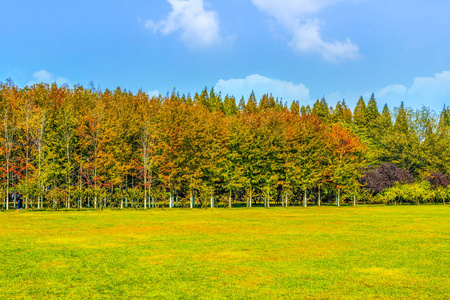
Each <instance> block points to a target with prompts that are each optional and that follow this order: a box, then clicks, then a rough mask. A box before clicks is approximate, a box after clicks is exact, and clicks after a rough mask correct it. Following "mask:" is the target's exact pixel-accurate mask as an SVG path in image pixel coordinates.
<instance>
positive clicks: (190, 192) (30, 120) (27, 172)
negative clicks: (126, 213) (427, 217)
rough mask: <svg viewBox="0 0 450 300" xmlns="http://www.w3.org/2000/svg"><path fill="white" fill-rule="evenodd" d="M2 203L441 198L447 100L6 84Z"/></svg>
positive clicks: (1, 108) (0, 94)
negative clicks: (381, 101)
mask: <svg viewBox="0 0 450 300" xmlns="http://www.w3.org/2000/svg"><path fill="white" fill-rule="evenodd" d="M0 119H1V125H2V130H1V134H0V143H1V148H0V159H1V166H2V168H1V170H0V171H1V176H2V186H1V188H2V195H3V196H2V198H3V208H6V209H9V207H10V202H11V201H14V202H15V201H16V197H17V196H16V195H17V192H20V193H21V195H22V197H23V199H24V201H25V204H24V205H25V206H26V207H27V208H28V207H31V208H33V207H35V208H43V207H47V208H50V209H58V208H59V207H66V208H71V207H77V208H80V207H86V206H92V207H94V208H102V207H105V206H111V207H121V208H123V207H124V206H125V207H128V206H133V207H143V208H148V207H155V206H159V205H164V204H167V205H169V206H170V207H174V206H190V207H193V206H195V205H199V206H206V205H208V206H209V205H210V206H213V207H214V206H215V205H218V204H220V203H223V205H224V206H225V205H229V206H231V205H232V203H235V202H242V203H246V205H247V206H252V204H255V203H261V204H262V203H264V205H265V206H270V204H272V205H273V204H278V205H283V206H287V205H293V204H294V205H295V204H298V205H300V204H301V205H304V206H306V205H307V203H316V204H318V205H320V204H321V203H323V202H328V203H336V205H340V203H341V202H346V201H347V202H352V203H355V204H356V203H357V202H361V201H364V202H365V203H366V202H370V203H381V202H383V203H397V202H402V203H415V204H419V203H421V202H438V201H440V202H444V203H445V201H446V200H447V198H448V196H449V192H448V179H447V178H448V176H449V172H450V154H449V152H448V151H447V149H449V143H450V136H449V134H450V130H449V129H450V110H449V109H448V107H445V106H444V107H443V110H442V111H441V112H440V113H439V114H438V115H436V114H435V113H434V112H433V111H431V110H430V109H429V108H427V107H422V108H421V109H418V110H412V109H410V108H407V107H406V106H405V105H404V104H403V102H401V103H400V106H398V107H395V108H393V109H390V108H389V107H388V106H387V105H386V104H385V105H384V106H383V108H382V109H381V110H379V108H378V104H377V103H376V100H375V97H374V95H372V97H371V98H370V99H369V101H368V102H367V104H366V102H365V100H364V99H363V98H362V97H361V98H360V99H359V101H358V103H357V105H356V107H355V109H354V110H353V111H352V110H351V109H350V108H349V107H348V106H347V104H346V103H345V101H344V100H343V101H340V102H338V103H337V104H336V105H335V106H334V107H332V106H329V105H328V104H327V102H326V100H325V99H324V98H322V99H318V100H317V101H316V102H315V103H314V105H313V106H312V107H311V106H300V103H299V102H298V101H293V102H292V104H291V105H290V106H289V107H287V104H284V103H282V102H281V101H280V100H278V99H276V98H274V97H273V96H272V95H270V94H266V95H263V96H262V98H261V99H256V97H255V94H254V93H252V94H251V95H250V96H249V98H248V99H244V98H242V99H240V100H239V101H236V99H235V98H234V97H233V96H229V95H226V96H224V97H222V95H221V94H220V93H216V92H215V91H214V89H211V90H210V91H208V89H207V88H205V89H204V90H203V91H202V92H201V93H200V94H195V95H194V96H191V95H190V94H188V95H180V94H178V93H177V92H176V91H175V90H174V91H173V92H172V93H171V94H168V95H166V96H164V97H163V96H158V97H150V96H149V95H147V94H146V93H144V92H142V91H139V92H137V93H132V92H130V91H127V90H122V89H121V88H117V89H116V90H108V89H106V90H104V91H101V90H97V89H95V88H94V87H93V86H91V87H90V88H84V87H82V86H80V85H76V86H74V87H73V88H69V87H68V86H60V87H58V86H57V85H56V84H52V85H48V84H35V85H33V86H31V87H29V86H27V87H24V88H19V87H18V86H16V85H14V84H13V82H12V81H10V80H7V81H6V83H1V84H0Z"/></svg>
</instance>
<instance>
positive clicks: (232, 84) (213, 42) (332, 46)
mask: <svg viewBox="0 0 450 300" xmlns="http://www.w3.org/2000/svg"><path fill="white" fill-rule="evenodd" d="M449 11H450V1H444V0H439V1H438V0H428V1H425V0H408V1H406V0H396V1H392V0H391V1H386V0H277V1H273V0H220V1H219V0H145V1H144V0H128V1H124V0H109V1H106V0H97V1H84V0H77V1H73V0H66V1H49V0H47V1H45V0H41V1H30V0H29V1H24V0H15V1H4V3H2V5H1V10H0V28H1V29H0V32H1V37H2V38H1V40H0V80H2V81H4V80H5V79H6V78H8V77H10V78H12V79H13V80H14V82H15V83H16V84H18V85H19V86H25V85H27V84H28V85H29V84H33V83H35V82H41V81H44V82H55V81H56V82H57V83H59V84H62V83H64V82H67V83H69V85H73V84H77V83H80V84H82V85H84V86H87V85H88V83H89V82H90V81H93V82H94V83H95V84H96V85H99V86H100V87H101V88H102V89H105V88H110V89H114V88H116V87H117V86H120V87H121V88H126V89H128V90H131V91H133V92H135V91H137V90H139V89H141V88H142V90H144V91H146V92H150V93H162V94H165V93H166V92H167V91H172V89H173V88H174V87H176V88H177V90H178V91H180V92H181V93H187V92H191V94H195V92H200V91H201V90H202V89H203V88H204V87H205V86H208V88H211V87H215V90H216V92H219V91H221V92H222V94H223V95H225V94H233V95H235V96H236V98H240V97H241V96H242V95H244V96H245V97H246V98H248V95H249V94H250V92H251V90H255V92H256V94H257V96H261V95H262V94H263V93H266V92H267V93H273V94H274V96H276V97H280V98H283V101H286V102H288V104H289V103H290V102H291V101H292V100H299V101H300V103H301V104H302V105H306V104H312V103H313V102H314V101H315V99H317V98H319V97H322V96H325V97H326V99H327V102H328V103H329V104H331V105H334V104H335V103H336V102H337V101H339V100H342V99H343V98H345V100H346V102H347V103H348V104H349V106H351V107H352V108H353V107H354V105H355V104H356V101H357V99H358V98H359V96H361V95H362V96H363V97H364V98H365V99H366V100H368V98H369V97H370V95H371V93H372V92H374V93H375V97H376V99H377V102H378V106H379V108H380V109H381V107H382V105H383V104H384V103H388V105H389V107H390V108H393V107H394V106H398V105H399V104H400V101H404V102H405V104H406V106H409V107H412V108H420V107H421V106H422V105H425V106H429V107H431V108H432V109H434V110H436V112H439V111H440V110H441V109H442V107H443V105H444V103H445V104H449V105H450V51H449V49H450V22H448V12H449Z"/></svg>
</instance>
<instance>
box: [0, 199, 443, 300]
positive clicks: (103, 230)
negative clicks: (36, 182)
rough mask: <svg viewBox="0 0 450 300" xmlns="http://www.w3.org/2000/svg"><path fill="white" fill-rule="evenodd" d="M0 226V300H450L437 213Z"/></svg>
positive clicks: (277, 213) (171, 213)
mask: <svg viewBox="0 0 450 300" xmlns="http://www.w3.org/2000/svg"><path fill="white" fill-rule="evenodd" d="M0 228H1V229H0V254H1V258H0V299H11V298H12V299H23V298H46V299H52V298H60V299H61V298H64V299H82V298H84V299H89V298H98V299H104V298H105V299H106V298H108V299H111V298H116V299H119V298H120V299H139V298H141V299H142V298H145V299H146V298H155V299H198V298H200V299H206V298H208V299H211V298H213V299H216V298H217V299H247V298H252V299H261V298H263V299H275V298H278V299H284V298H285V299H298V298H300V299H302V298H307V299H342V298H355V299H379V298H383V299H408V298H415V299H444V298H447V297H448V295H450V275H449V273H450V207H448V206H444V205H441V206H420V207H416V206H391V207H382V206H378V207H368V206H367V207H363V206H359V207H356V208H353V207H341V208H337V207H309V208H306V209H305V208H288V209H284V208H270V209H264V208H252V209H246V208H235V209H223V208H221V209H194V210H189V209H173V210H169V209H165V210H155V209H154V210H147V211H135V210H125V211H111V210H106V211H101V212H98V211H82V212H78V211H61V212H36V211H35V212H25V211H21V212H19V213H18V212H3V213H0ZM447 299H448V298H447Z"/></svg>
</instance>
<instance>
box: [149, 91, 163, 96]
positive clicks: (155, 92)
mask: <svg viewBox="0 0 450 300" xmlns="http://www.w3.org/2000/svg"><path fill="white" fill-rule="evenodd" d="M147 94H148V95H149V97H158V96H159V95H160V94H161V93H160V92H159V91H158V90H154V91H149V92H148V93H147Z"/></svg>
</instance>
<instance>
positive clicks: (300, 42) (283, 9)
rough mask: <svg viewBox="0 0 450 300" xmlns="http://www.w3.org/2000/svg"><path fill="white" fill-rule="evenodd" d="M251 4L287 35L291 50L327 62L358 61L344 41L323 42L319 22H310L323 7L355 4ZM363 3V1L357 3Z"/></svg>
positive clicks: (306, 0)
mask: <svg viewBox="0 0 450 300" xmlns="http://www.w3.org/2000/svg"><path fill="white" fill-rule="evenodd" d="M251 1H252V2H253V4H254V5H255V6H256V7H257V8H258V9H260V10H261V11H264V12H265V13H267V14H268V15H270V16H271V17H274V18H275V19H276V20H277V21H278V22H279V23H280V24H281V25H282V26H284V27H285V28H286V29H287V30H288V31H289V33H290V34H292V40H291V42H290V43H289V45H290V46H291V48H292V49H293V50H294V51H295V52H296V53H298V54H319V55H320V56H322V58H323V59H325V60H326V61H330V62H338V61H342V60H347V59H357V58H359V57H360V55H359V47H358V46H357V45H355V44H353V43H352V42H351V41H350V38H347V40H346V41H345V42H340V41H325V40H324V39H323V38H322V35H321V32H320V29H321V26H322V24H323V22H322V21H320V20H317V19H314V18H311V15H312V14H314V13H317V12H318V11H320V10H321V9H323V8H324V7H326V6H330V5H333V4H336V3H338V2H344V1H347V2H349V1H350V2H358V0H278V1H273V0H251ZM359 1H363V0H359Z"/></svg>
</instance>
